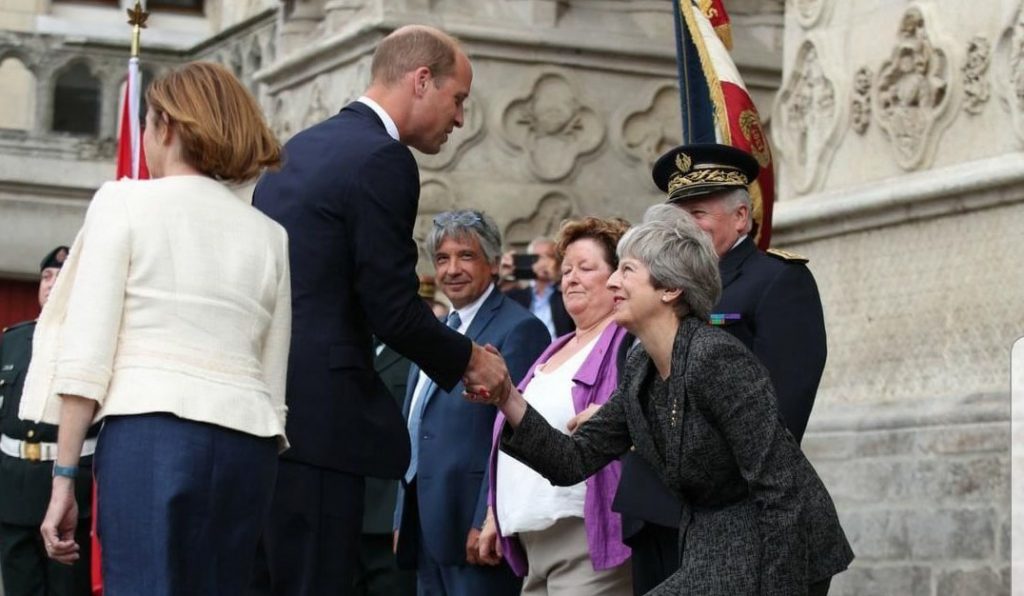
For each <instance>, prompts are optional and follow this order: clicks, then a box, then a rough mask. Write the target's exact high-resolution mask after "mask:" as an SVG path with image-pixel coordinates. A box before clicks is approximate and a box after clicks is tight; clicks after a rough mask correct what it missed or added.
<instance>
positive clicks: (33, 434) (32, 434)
mask: <svg viewBox="0 0 1024 596" xmlns="http://www.w3.org/2000/svg"><path fill="white" fill-rule="evenodd" d="M26 436H28V438H30V439H31V438H32V437H34V436H36V431H34V430H29V431H28V433H26Z"/></svg>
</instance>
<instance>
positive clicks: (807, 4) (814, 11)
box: [793, 0, 829, 29]
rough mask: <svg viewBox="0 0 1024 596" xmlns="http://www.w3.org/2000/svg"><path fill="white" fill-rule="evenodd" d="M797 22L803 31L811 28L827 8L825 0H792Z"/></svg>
mask: <svg viewBox="0 0 1024 596" xmlns="http://www.w3.org/2000/svg"><path fill="white" fill-rule="evenodd" d="M793 3H794V5H795V6H796V17H797V21H799V22H800V26H801V27H803V28H804V29H809V28H811V27H813V26H814V25H815V24H816V23H817V22H818V21H819V20H820V19H821V15H822V14H823V13H824V12H825V11H826V10H827V9H828V8H829V7H828V2H827V1H826V0H793Z"/></svg>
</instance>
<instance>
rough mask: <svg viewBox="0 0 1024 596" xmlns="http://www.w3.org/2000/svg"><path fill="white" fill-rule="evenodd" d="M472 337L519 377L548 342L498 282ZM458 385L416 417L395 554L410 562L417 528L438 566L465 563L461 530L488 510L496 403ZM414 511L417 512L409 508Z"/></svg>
mask: <svg viewBox="0 0 1024 596" xmlns="http://www.w3.org/2000/svg"><path fill="white" fill-rule="evenodd" d="M466 335H468V336H469V337H470V338H471V339H472V340H473V341H475V342H477V343H479V344H481V345H484V344H491V345H493V346H494V347H496V348H498V350H500V351H501V355H502V356H503V357H504V358H505V363H506V364H507V366H508V371H509V375H510V376H511V377H512V381H513V382H515V383H518V382H519V381H520V380H521V379H522V378H523V375H525V374H526V372H527V371H528V370H529V369H530V366H531V365H532V364H533V363H534V361H535V360H537V358H538V357H539V356H540V355H541V353H542V352H543V351H544V348H546V347H547V346H548V344H549V343H551V335H550V334H549V333H548V329H547V327H545V326H544V324H543V323H541V322H540V319H538V318H537V317H535V316H533V314H531V313H530V312H529V311H528V310H526V309H524V308H523V307H521V306H519V305H518V304H516V303H515V302H513V301H511V300H509V299H508V298H506V297H505V296H504V295H502V293H501V292H500V291H498V290H497V289H496V288H495V289H494V290H493V291H492V292H491V294H490V296H488V297H487V299H486V300H485V301H484V303H483V304H482V305H481V306H480V310H479V311H478V312H477V313H476V316H475V317H474V318H473V322H472V323H470V325H469V329H467V332H466ZM419 372H420V371H419V368H417V367H415V366H413V367H412V368H411V369H410V371H409V383H408V389H407V390H406V395H405V406H404V408H403V411H404V414H405V416H406V418H408V416H409V408H410V403H411V402H412V397H413V392H414V391H415V390H416V380H417V377H418V376H419ZM462 392H463V387H462V385H461V384H459V385H458V386H456V387H455V388H454V389H452V390H451V391H444V390H440V389H436V390H435V391H434V392H433V393H432V394H431V395H429V396H428V397H427V398H426V399H428V400H429V401H427V402H426V404H425V406H424V409H423V418H422V421H421V422H420V441H419V461H418V469H417V473H416V479H415V481H414V482H415V485H416V490H415V491H410V494H411V493H412V492H415V499H413V498H411V497H407V496H406V495H407V493H406V492H405V491H404V489H399V494H398V502H399V506H398V508H397V510H396V511H395V527H396V528H398V529H399V530H400V533H399V560H400V561H401V562H403V564H405V565H408V564H409V562H410V561H411V555H412V553H414V552H415V547H416V543H415V538H416V536H417V534H419V532H418V531H417V529H416V528H415V526H414V525H413V524H415V523H416V520H417V516H418V518H419V523H420V526H421V527H422V529H423V532H422V537H423V540H424V541H425V544H424V545H423V546H424V547H425V548H426V549H427V550H428V551H429V552H430V554H431V556H432V557H433V558H434V560H436V561H437V562H439V563H440V564H442V565H457V564H462V563H465V562H466V535H467V534H468V533H469V529H470V528H471V527H473V528H480V527H481V526H483V521H484V517H485V515H486V514H487V488H488V483H487V479H486V477H485V476H486V475H485V471H486V470H487V468H488V465H487V464H488V457H489V456H490V450H491V430H492V429H493V427H494V417H495V415H496V414H497V409H496V408H495V407H494V406H485V405H480V404H473V403H469V402H467V401H466V400H465V399H464V398H463V396H462ZM412 511H414V512H415V513H416V514H417V515H409V514H407V513H408V512H412Z"/></svg>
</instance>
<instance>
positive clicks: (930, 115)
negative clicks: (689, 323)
mask: <svg viewBox="0 0 1024 596" xmlns="http://www.w3.org/2000/svg"><path fill="white" fill-rule="evenodd" d="M822 4H831V6H826V7H824V8H825V10H823V11H822V12H821V13H820V14H818V15H817V16H814V15H813V14H810V13H808V9H809V8H812V7H815V6H817V5H818V3H816V2H804V3H801V2H800V0H792V4H791V5H789V6H792V7H793V10H792V11H788V12H787V15H786V45H785V51H784V55H785V58H784V62H783V73H784V80H785V81H786V82H785V83H784V85H783V88H782V90H781V91H780V93H779V97H778V100H777V103H776V108H775V111H774V113H773V137H772V138H773V139H774V140H775V141H776V143H777V145H778V146H777V149H778V151H777V152H776V155H777V156H778V160H779V170H778V177H779V196H780V198H781V201H780V203H778V204H777V205H776V210H775V217H774V230H773V243H775V244H779V245H785V246H786V247H787V249H790V250H793V251H795V252H798V253H801V254H803V255H806V256H807V257H809V258H810V265H809V266H810V268H811V269H812V271H813V272H814V274H815V277H816V280H817V283H818V287H819V290H820V292H821V297H822V302H823V306H824V310H825V321H826V327H827V329H828V343H829V354H828V363H827V365H826V368H825V374H824V377H823V378H822V382H821V386H820V388H819V391H818V397H817V401H816V404H815V411H814V414H813V415H812V416H811V420H810V424H809V427H808V432H807V435H806V436H805V438H804V441H803V448H804V451H805V452H806V453H807V455H808V456H809V457H810V458H811V460H812V462H813V463H815V465H816V467H817V469H818V470H819V472H820V473H821V475H822V478H823V480H824V481H825V483H826V485H827V486H828V487H829V489H830V490H831V491H832V494H833V496H834V498H835V500H836V504H837V507H838V509H839V512H840V517H841V518H842V520H843V524H844V527H845V528H846V530H847V533H848V535H849V537H850V540H851V543H852V545H853V548H854V551H855V552H856V553H857V559H856V560H855V561H854V564H853V567H852V568H851V569H850V570H849V571H847V572H846V573H843V574H841V575H840V576H838V577H837V578H836V579H835V581H833V584H832V590H831V591H830V594H838V595H840V596H844V595H854V594H914V595H921V596H940V595H941V596H945V595H948V594H953V595H968V594H970V595H1004V594H1007V595H1008V594H1010V560H1011V558H1010V545H1011V534H1013V530H1012V529H1011V521H1010V492H1011V491H1010V399H1009V383H1008V380H1009V372H1010V371H1009V362H1010V358H1009V356H1010V347H1011V345H1012V344H1013V343H1014V341H1015V340H1016V339H1017V338H1018V337H1019V336H1021V335H1022V334H1024V261H1021V260H1020V259H1019V258H1018V254H1019V250H1018V249H1017V244H1019V242H1017V240H1016V239H1017V238H1018V237H1019V232H1018V231H1017V230H1019V229H1020V228H1021V226H1024V136H1022V135H1021V134H1020V133H1021V128H1020V125H1021V115H1022V114H1024V109H1022V108H1024V92H1022V93H1020V95H1018V94H1017V93H1016V90H1015V87H1014V86H1015V85H1016V84H1017V82H1018V81H1024V75H1021V74H1020V73H1021V72H1024V22H1022V21H1021V12H1020V11H1021V5H1022V3H1021V2H1020V0H994V1H993V2H990V3H987V4H986V5H985V9H984V10H977V8H978V6H975V5H970V6H968V5H966V4H964V5H957V4H955V3H936V2H918V1H913V0H896V1H893V0H863V1H860V0H859V1H858V2H832V3H822ZM801 5H802V6H803V10H802V9H801ZM812 16H813V17H814V18H809V17H812ZM808 47H813V48H814V49H815V50H816V55H814V54H812V55H810V56H811V58H814V59H816V60H817V61H819V62H822V63H823V64H824V75H825V77H826V78H828V79H829V80H831V82H832V84H833V85H834V103H835V105H836V106H848V108H849V110H848V114H845V115H841V116H840V118H841V119H843V120H844V121H843V122H842V123H841V126H840V127H839V128H838V131H839V132H837V134H835V135H833V136H831V137H829V138H828V139H827V141H824V147H822V148H819V149H816V150H813V151H811V152H809V153H810V157H808V155H807V153H804V152H803V151H804V150H805V148H808V147H812V145H808V144H807V143H808V141H809V140H813V139H814V136H813V135H814V134H818V135H825V134H827V133H828V131H829V130H831V129H830V128H827V127H826V128H824V129H817V130H814V129H813V128H812V127H806V128H804V127H802V125H801V126H793V125H792V122H793V121H794V120H795V121H796V122H798V123H802V122H803V121H804V120H806V119H807V113H808V111H809V110H808V109H807V107H806V106H809V105H812V104H811V102H810V100H809V98H810V97H812V95H811V93H810V92H808V91H806V89H807V88H808V87H810V84H809V83H806V82H805V81H807V80H813V78H814V74H813V73H814V69H813V68H811V67H810V66H809V64H812V65H813V63H814V60H812V59H809V58H808V55H809V54H808V49H807V48H808ZM825 58H828V60H827V61H826V60H824V59H825ZM1015 60H1016V62H1015ZM808 73H811V74H808ZM1021 89H1024V86H1022V87H1021ZM992 95H995V96H998V97H1000V98H1002V100H1003V101H1002V105H999V103H1000V102H994V101H991V100H989V97H990V96H992ZM1018 98H1019V99H1018ZM961 108H962V109H961ZM1011 130H1014V131H1016V133H1017V134H1012V133H1011V132H1010V131H1011ZM808 159H811V160H818V161H820V162H821V165H820V168H821V170H822V171H821V172H818V173H817V175H816V178H815V180H816V182H815V183H813V184H808V183H807V169H808V163H807V160H808ZM1022 473H1024V471H1022ZM1018 505H1020V504H1018ZM1021 537H1022V538H1024V535H1022V536H1021Z"/></svg>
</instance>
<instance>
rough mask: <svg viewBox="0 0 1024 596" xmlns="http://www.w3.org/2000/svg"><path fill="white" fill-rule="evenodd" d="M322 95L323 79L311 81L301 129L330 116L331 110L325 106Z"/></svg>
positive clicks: (325, 102) (318, 78)
mask: <svg viewBox="0 0 1024 596" xmlns="http://www.w3.org/2000/svg"><path fill="white" fill-rule="evenodd" d="M324 94H325V92H324V81H323V77H317V79H316V80H315V81H313V85H312V86H311V88H310V90H309V108H308V109H307V111H306V115H305V117H304V118H303V120H302V128H309V127H310V126H313V125H314V124H317V123H319V122H321V121H323V120H326V119H327V116H329V115H330V113H331V109H330V107H328V105H327V100H326V99H325V98H324Z"/></svg>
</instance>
